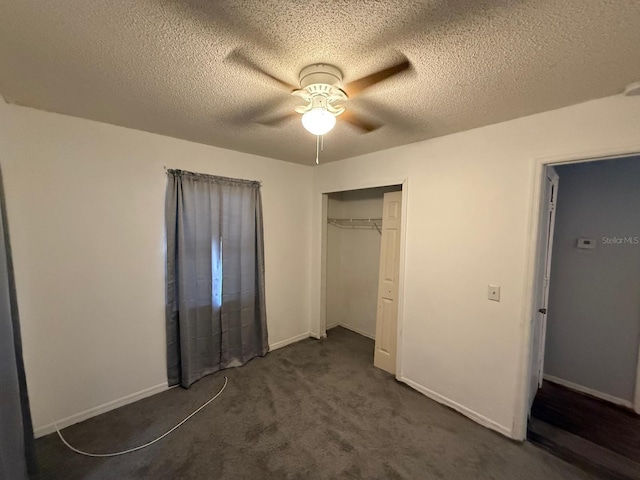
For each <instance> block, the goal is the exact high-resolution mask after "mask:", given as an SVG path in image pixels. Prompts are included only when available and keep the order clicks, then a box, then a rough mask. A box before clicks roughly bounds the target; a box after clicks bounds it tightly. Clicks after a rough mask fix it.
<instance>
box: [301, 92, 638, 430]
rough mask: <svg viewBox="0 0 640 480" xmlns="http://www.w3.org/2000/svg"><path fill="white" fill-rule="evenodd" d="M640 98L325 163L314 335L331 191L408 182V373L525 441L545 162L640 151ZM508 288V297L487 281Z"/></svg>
mask: <svg viewBox="0 0 640 480" xmlns="http://www.w3.org/2000/svg"><path fill="white" fill-rule="evenodd" d="M638 132H640V98H626V97H621V96H615V97H609V98H605V99H601V100H596V101H592V102H588V103H585V104H581V105H577V106H573V107H570V108H565V109H561V110H556V111H552V112H546V113H543V114H539V115H534V116H531V117H526V118H522V119H518V120H513V121H510V122H506V123H502V124H497V125H492V126H488V127H484V128H479V129H476V130H471V131H467V132H462V133H459V134H455V135H450V136H446V137H441V138H436V139H432V140H429V141H425V142H420V143H415V144H411V145H407V146H403V147H398V148H394V149H391V150H387V151H382V152H376V153H372V154H368V155H364V156H361V157H356V158H352V159H348V160H345V161H340V162H335V163H329V164H325V165H320V167H319V168H317V170H316V175H315V193H314V198H313V214H314V217H313V218H314V223H313V228H314V231H313V235H312V241H313V246H312V248H313V251H312V254H313V271H312V277H311V279H312V282H311V293H312V295H313V296H314V297H313V302H312V307H313V312H312V326H311V329H312V331H318V330H319V328H320V272H321V268H320V265H321V264H320V261H321V242H320V240H321V226H322V220H321V218H322V202H321V194H322V193H323V192H334V191H340V190H350V189H355V188H364V187H370V186H375V185H383V184H389V183H399V182H400V181H402V179H404V178H407V179H408V182H407V186H408V188H407V189H406V195H407V203H406V204H405V208H406V220H407V225H406V228H407V231H406V238H405V250H404V253H405V258H404V278H403V285H404V294H403V297H402V298H401V304H400V306H401V314H400V315H401V320H402V332H401V335H400V339H399V340H400V342H401V348H402V350H401V352H402V353H401V356H400V359H399V360H400V369H401V370H400V373H399V378H400V379H401V380H402V381H405V382H407V383H408V384H410V385H412V386H413V387H414V388H416V389H418V390H420V391H422V392H423V393H425V394H427V395H429V396H431V397H432V398H435V399H437V400H439V401H441V402H444V403H446V404H448V405H450V406H452V407H453V408H456V409H458V410H460V411H462V412H463V413H465V414H466V415H468V416H470V417H472V418H474V419H475V420H476V421H478V422H480V423H482V424H484V425H486V426H488V427H490V428H494V429H496V430H498V431H500V432H502V433H504V434H505V435H509V436H512V437H514V438H523V437H524V433H525V431H524V427H525V423H524V419H525V403H526V401H525V396H526V392H527V381H526V380H527V378H528V373H527V372H528V360H527V361H525V359H526V358H528V355H529V338H530V337H529V329H530V320H531V318H530V308H531V304H530V302H531V299H530V289H531V282H532V277H533V275H532V273H531V272H530V270H529V269H530V268H531V265H532V264H533V252H532V251H531V247H532V228H533V225H532V223H533V222H532V215H533V212H534V211H535V209H534V208H533V197H534V186H535V185H536V182H534V178H533V177H534V172H535V168H536V162H537V161H538V160H536V159H539V158H541V157H548V156H556V157H560V158H564V157H569V156H576V155H578V156H579V155H584V156H585V157H586V156H594V155H598V154H600V153H611V151H612V150H622V151H631V150H634V151H640V138H639V137H638ZM488 284H497V285H500V286H501V287H502V297H501V301H500V302H499V303H496V302H492V301H488V300H487V285H488Z"/></svg>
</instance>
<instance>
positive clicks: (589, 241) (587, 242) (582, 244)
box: [577, 238, 596, 250]
mask: <svg viewBox="0 0 640 480" xmlns="http://www.w3.org/2000/svg"><path fill="white" fill-rule="evenodd" d="M577 247H578V248H585V249H587V250H593V249H594V248H596V239H595V238H579V239H578V245H577Z"/></svg>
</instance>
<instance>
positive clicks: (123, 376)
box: [0, 101, 313, 433]
mask: <svg viewBox="0 0 640 480" xmlns="http://www.w3.org/2000/svg"><path fill="white" fill-rule="evenodd" d="M0 161H1V164H2V168H3V174H4V180H5V187H6V193H7V204H8V205H7V206H8V217H9V227H10V233H11V242H12V246H13V255H14V264H15V273H16V284H17V291H18V301H19V308H20V315H21V324H22V335H23V347H24V359H25V365H26V373H27V380H28V388H29V394H30V396H31V399H32V402H33V408H32V409H33V414H34V415H33V416H34V424H35V428H36V430H37V432H38V433H42V431H47V430H50V429H46V428H45V429H44V430H43V429H42V427H43V426H45V425H47V424H49V422H50V420H49V419H48V418H46V417H45V415H44V413H43V410H42V408H40V407H39V406H40V405H41V406H44V407H46V409H47V410H48V411H49V412H50V413H51V415H52V416H53V418H54V419H65V418H67V417H72V418H71V419H69V420H68V421H67V422H66V423H69V422H72V421H74V420H79V419H82V418H84V417H86V416H90V415H91V414H92V413H95V412H96V411H95V410H94V411H91V409H96V408H98V410H97V411H100V408H101V407H100V406H104V404H107V403H109V402H115V403H112V404H110V405H111V407H113V406H115V405H117V404H119V399H123V397H126V396H129V395H133V397H132V398H136V395H144V394H148V393H153V392H155V391H158V390H161V389H163V388H165V387H166V370H165V362H166V360H165V358H166V357H165V327H164V193H165V185H166V176H165V172H164V170H163V166H166V167H167V168H179V169H185V170H192V171H197V172H203V173H211V174H216V175H223V176H231V177H239V178H248V179H254V180H261V181H262V182H263V187H262V195H263V209H264V225H265V255H266V259H265V262H266V267H265V268H266V290H267V292H266V294H267V317H268V328H269V342H270V344H271V345H274V344H276V346H278V344H282V342H286V341H287V340H288V339H291V338H295V337H299V336H306V335H307V332H308V325H309V310H310V307H309V290H308V285H307V284H306V282H305V281H304V280H303V279H307V278H309V231H310V226H309V220H308V212H309V211H310V199H311V196H310V190H311V185H312V173H313V170H312V169H311V168H309V167H304V166H300V165H294V164H291V163H285V162H280V161H276V160H271V159H267V158H262V157H257V156H253V155H248V154H243V153H237V152H233V151H228V150H223V149H219V148H213V147H209V146H205V145H200V144H194V143H190V142H186V141H181V140H176V139H172V138H167V137H162V136H158V135H153V134H149V133H144V132H140V131H135V130H129V129H125V128H120V127H115V126H111V125H106V124H101V123H97V122H91V121H87V120H82V119H77V118H72V117H67V116H62V115H56V114H50V113H45V112H41V111H37V110H32V109H27V108H22V107H17V106H12V105H6V104H4V103H3V102H2V101H0ZM132 398H129V399H128V400H129V401H130V400H131V399H132ZM122 401H123V402H126V401H127V399H124V400H122ZM108 407H109V405H107V406H104V408H108ZM87 410H90V411H89V412H87ZM83 412H84V413H83ZM63 423H65V422H63Z"/></svg>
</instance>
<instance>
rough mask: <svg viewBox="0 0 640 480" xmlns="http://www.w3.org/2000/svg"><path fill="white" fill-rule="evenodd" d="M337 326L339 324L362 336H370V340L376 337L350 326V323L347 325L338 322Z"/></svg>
mask: <svg viewBox="0 0 640 480" xmlns="http://www.w3.org/2000/svg"><path fill="white" fill-rule="evenodd" d="M339 326H341V327H343V328H346V329H347V330H351V331H352V332H355V333H357V334H360V335H362V336H363V337H367V338H370V339H371V340H375V339H376V336H375V335H371V334H370V333H367V332H365V331H364V330H360V329H359V328H356V327H352V326H351V325H347V324H346V323H340V324H339Z"/></svg>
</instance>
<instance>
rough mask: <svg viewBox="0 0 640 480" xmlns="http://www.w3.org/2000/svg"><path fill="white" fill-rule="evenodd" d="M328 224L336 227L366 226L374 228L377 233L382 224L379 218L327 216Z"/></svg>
mask: <svg viewBox="0 0 640 480" xmlns="http://www.w3.org/2000/svg"><path fill="white" fill-rule="evenodd" d="M327 223H328V224H329V225H335V226H336V227H338V228H366V229H372V230H373V229H374V228H375V229H376V230H377V231H378V233H380V234H381V233H382V232H381V231H380V226H381V225H382V219H381V218H327Z"/></svg>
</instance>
